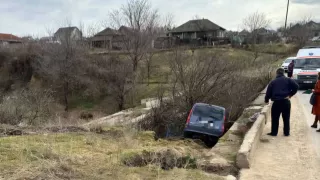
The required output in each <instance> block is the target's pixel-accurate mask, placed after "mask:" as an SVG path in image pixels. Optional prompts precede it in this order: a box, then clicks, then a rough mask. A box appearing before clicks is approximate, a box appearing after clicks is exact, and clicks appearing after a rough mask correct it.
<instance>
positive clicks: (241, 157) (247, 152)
mask: <svg viewBox="0 0 320 180" xmlns="http://www.w3.org/2000/svg"><path fill="white" fill-rule="evenodd" d="M270 111H271V105H270V104H269V105H267V106H265V107H264V108H263V109H262V111H261V113H260V115H259V117H258V118H257V120H256V121H255V122H254V124H253V126H252V127H251V129H250V130H249V131H248V132H247V134H246V135H245V137H244V140H243V142H242V145H241V147H240V150H239V151H238V154H237V160H236V163H237V166H238V167H239V168H240V169H243V168H250V164H251V162H252V157H253V155H254V153H255V150H256V148H257V145H258V143H259V140H260V137H261V134H262V132H263V129H264V127H265V124H266V123H267V121H268V119H269V118H270Z"/></svg>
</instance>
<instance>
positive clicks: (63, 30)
mask: <svg viewBox="0 0 320 180" xmlns="http://www.w3.org/2000/svg"><path fill="white" fill-rule="evenodd" d="M75 29H77V30H79V29H78V28H77V27H62V28H59V29H58V30H57V32H56V33H54V34H55V35H58V34H60V35H61V34H71V32H72V31H73V30H75Z"/></svg>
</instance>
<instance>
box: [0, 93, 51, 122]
mask: <svg viewBox="0 0 320 180" xmlns="http://www.w3.org/2000/svg"><path fill="white" fill-rule="evenodd" d="M52 102H53V99H52V92H51V91H40V90H29V89H23V90H19V91H16V92H15V93H11V94H10V95H7V96H4V97H3V101H2V103H1V104H0V123H2V124H11V125H18V124H20V123H23V124H28V125H39V124H42V123H44V122H46V121H48V120H49V119H50V117H52V115H53V113H52V109H51V104H52Z"/></svg>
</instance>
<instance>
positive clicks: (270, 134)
mask: <svg viewBox="0 0 320 180" xmlns="http://www.w3.org/2000/svg"><path fill="white" fill-rule="evenodd" d="M267 135H268V136H277V135H275V134H272V133H268V134H267Z"/></svg>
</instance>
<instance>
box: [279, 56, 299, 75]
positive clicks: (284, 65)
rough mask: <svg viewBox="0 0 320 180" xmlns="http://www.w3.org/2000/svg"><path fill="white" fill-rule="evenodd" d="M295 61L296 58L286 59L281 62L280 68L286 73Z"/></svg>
mask: <svg viewBox="0 0 320 180" xmlns="http://www.w3.org/2000/svg"><path fill="white" fill-rule="evenodd" d="M295 59H296V57H288V58H287V59H286V60H285V61H283V63H282V65H281V67H282V68H283V69H284V70H285V71H286V72H287V71H288V66H289V64H290V63H291V62H292V60H295Z"/></svg>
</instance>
